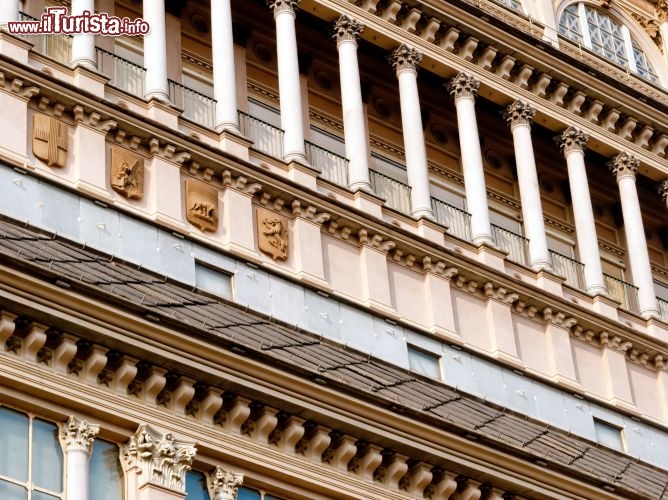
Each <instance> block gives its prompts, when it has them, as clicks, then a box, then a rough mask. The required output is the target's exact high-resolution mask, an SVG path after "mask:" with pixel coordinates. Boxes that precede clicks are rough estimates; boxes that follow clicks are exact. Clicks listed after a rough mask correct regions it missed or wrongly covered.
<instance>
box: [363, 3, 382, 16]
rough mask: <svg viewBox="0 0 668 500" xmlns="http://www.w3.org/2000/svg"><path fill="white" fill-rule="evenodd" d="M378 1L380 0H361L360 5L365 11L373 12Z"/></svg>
mask: <svg viewBox="0 0 668 500" xmlns="http://www.w3.org/2000/svg"><path fill="white" fill-rule="evenodd" d="M379 1H380V0H362V5H361V6H360V7H361V8H362V9H363V10H364V11H366V12H370V13H371V14H375V13H376V9H377V7H378V2H379Z"/></svg>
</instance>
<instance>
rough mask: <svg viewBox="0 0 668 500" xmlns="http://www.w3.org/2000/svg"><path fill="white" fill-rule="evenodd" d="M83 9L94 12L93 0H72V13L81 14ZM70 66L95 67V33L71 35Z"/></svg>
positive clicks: (93, 68) (91, 68)
mask: <svg viewBox="0 0 668 500" xmlns="http://www.w3.org/2000/svg"><path fill="white" fill-rule="evenodd" d="M84 11H88V12H89V13H90V14H94V13H95V0H72V15H73V16H81V15H83V13H84ZM70 66H72V67H75V66H83V67H84V68H86V69H90V70H96V69H97V58H96V57H95V35H94V34H92V33H77V34H75V35H73V36H72V60H71V61H70Z"/></svg>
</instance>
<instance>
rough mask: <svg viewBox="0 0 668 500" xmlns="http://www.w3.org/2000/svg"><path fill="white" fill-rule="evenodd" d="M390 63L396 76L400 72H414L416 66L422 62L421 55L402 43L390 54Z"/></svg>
mask: <svg viewBox="0 0 668 500" xmlns="http://www.w3.org/2000/svg"><path fill="white" fill-rule="evenodd" d="M391 61H392V67H393V68H394V71H395V72H396V73H397V74H399V73H400V72H402V71H416V70H417V67H418V64H420V61H422V54H420V53H419V52H418V51H417V50H415V49H414V48H412V47H409V46H408V45H405V44H403V43H402V44H401V45H399V46H398V47H397V48H396V49H394V52H392V56H391Z"/></svg>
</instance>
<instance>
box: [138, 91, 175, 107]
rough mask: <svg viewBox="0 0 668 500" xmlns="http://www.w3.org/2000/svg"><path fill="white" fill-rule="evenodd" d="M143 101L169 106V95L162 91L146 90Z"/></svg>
mask: <svg viewBox="0 0 668 500" xmlns="http://www.w3.org/2000/svg"><path fill="white" fill-rule="evenodd" d="M144 99H146V100H147V101H153V100H155V101H159V102H161V103H163V104H169V94H168V93H167V92H165V91H164V90H161V89H158V90H147V91H146V92H145V93H144Z"/></svg>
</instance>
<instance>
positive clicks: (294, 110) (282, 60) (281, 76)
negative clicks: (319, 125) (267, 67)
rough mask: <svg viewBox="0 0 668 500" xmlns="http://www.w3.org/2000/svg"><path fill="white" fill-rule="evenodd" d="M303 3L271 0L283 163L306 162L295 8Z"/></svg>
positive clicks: (289, 0) (292, 0)
mask: <svg viewBox="0 0 668 500" xmlns="http://www.w3.org/2000/svg"><path fill="white" fill-rule="evenodd" d="M298 3H299V0H269V1H268V5H269V7H270V8H271V9H272V10H273V11H274V20H275V21H276V50H277V53H278V93H279V99H280V105H281V128H282V129H283V131H284V132H285V134H284V135H283V159H284V160H285V161H288V162H289V161H294V160H300V161H302V162H306V153H305V152H304V125H303V122H302V97H301V89H300V85H299V61H298V59H297V34H296V32H295V17H296V16H295V8H296V7H297V4H298Z"/></svg>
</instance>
